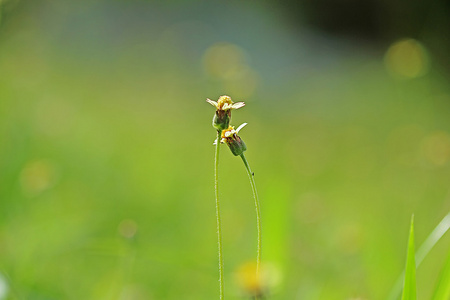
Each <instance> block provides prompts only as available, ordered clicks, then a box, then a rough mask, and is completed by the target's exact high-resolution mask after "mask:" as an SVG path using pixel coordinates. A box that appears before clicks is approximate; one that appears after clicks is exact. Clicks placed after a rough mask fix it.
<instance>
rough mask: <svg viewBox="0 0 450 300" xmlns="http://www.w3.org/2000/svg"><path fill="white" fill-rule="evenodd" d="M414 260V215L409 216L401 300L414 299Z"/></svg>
mask: <svg viewBox="0 0 450 300" xmlns="http://www.w3.org/2000/svg"><path fill="white" fill-rule="evenodd" d="M416 299H417V295H416V260H415V249H414V215H413V216H412V217H411V229H410V231H409V241H408V251H407V256H406V268H405V280H404V281H403V293H402V300H416Z"/></svg>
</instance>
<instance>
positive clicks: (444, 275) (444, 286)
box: [432, 253, 450, 300]
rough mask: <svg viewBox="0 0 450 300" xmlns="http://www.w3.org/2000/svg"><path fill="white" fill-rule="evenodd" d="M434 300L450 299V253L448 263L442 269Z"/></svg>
mask: <svg viewBox="0 0 450 300" xmlns="http://www.w3.org/2000/svg"><path fill="white" fill-rule="evenodd" d="M432 299H433V300H448V299H450V253H449V255H448V257H447V262H446V263H445V266H444V268H443V269H442V272H441V275H440V276H439V279H438V283H437V286H436V290H435V291H434V295H433V298H432Z"/></svg>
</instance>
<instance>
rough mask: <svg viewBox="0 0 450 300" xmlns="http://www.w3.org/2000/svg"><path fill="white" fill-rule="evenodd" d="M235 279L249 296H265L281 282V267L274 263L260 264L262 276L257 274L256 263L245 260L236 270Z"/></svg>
mask: <svg viewBox="0 0 450 300" xmlns="http://www.w3.org/2000/svg"><path fill="white" fill-rule="evenodd" d="M235 280H236V282H237V284H238V286H239V288H240V289H241V291H243V293H244V294H246V295H247V296H252V297H253V296H255V295H258V296H264V295H267V294H268V293H269V292H270V291H272V290H273V289H274V288H276V286H278V285H279V284H280V283H281V280H282V275H281V271H280V269H279V267H278V266H277V265H275V264H272V263H264V264H261V266H260V276H259V278H258V277H257V276H256V263H255V262H245V263H243V264H241V265H240V266H239V267H238V268H237V270H236V272H235Z"/></svg>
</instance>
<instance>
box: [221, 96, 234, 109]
mask: <svg viewBox="0 0 450 300" xmlns="http://www.w3.org/2000/svg"><path fill="white" fill-rule="evenodd" d="M225 104H228V105H226V106H229V107H230V108H231V104H233V101H231V98H230V97H229V96H225V95H224V96H220V97H219V100H217V108H218V109H223V108H224V105H225Z"/></svg>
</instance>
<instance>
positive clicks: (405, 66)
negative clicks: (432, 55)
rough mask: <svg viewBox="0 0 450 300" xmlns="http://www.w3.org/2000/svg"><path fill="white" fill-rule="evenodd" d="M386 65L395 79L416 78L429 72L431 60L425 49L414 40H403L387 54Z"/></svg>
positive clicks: (391, 47)
mask: <svg viewBox="0 0 450 300" xmlns="http://www.w3.org/2000/svg"><path fill="white" fill-rule="evenodd" d="M384 63H385V66H386V68H387V69H388V71H389V72H390V73H391V74H392V75H393V76H395V77H401V78H416V77H419V76H422V75H424V74H426V73H427V72H428V68H429V58H428V54H427V51H426V49H425V47H424V46H423V45H422V44H421V43H419V42H418V41H416V40H414V39H402V40H400V41H397V42H395V43H394V44H392V45H391V46H390V47H389V49H388V50H387V52H386V55H385V57H384Z"/></svg>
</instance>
